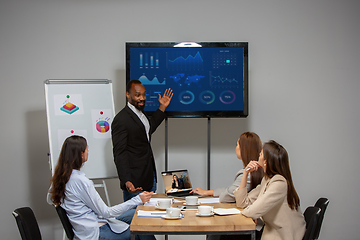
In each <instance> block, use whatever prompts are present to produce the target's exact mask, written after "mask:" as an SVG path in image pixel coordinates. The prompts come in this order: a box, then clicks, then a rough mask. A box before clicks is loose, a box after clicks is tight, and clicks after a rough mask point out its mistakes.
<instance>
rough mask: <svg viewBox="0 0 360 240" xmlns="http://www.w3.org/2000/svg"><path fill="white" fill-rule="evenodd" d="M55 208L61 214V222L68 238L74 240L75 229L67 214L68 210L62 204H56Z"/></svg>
mask: <svg viewBox="0 0 360 240" xmlns="http://www.w3.org/2000/svg"><path fill="white" fill-rule="evenodd" d="M55 209H56V212H57V214H58V215H59V218H60V221H61V224H62V225H63V227H64V230H65V233H66V236H67V238H68V239H70V240H72V239H73V238H74V231H73V228H72V225H71V223H70V221H69V218H68V216H67V215H66V211H65V210H64V209H63V208H62V207H61V206H60V205H56V206H55Z"/></svg>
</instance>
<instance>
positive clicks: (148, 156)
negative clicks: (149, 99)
mask: <svg viewBox="0 0 360 240" xmlns="http://www.w3.org/2000/svg"><path fill="white" fill-rule="evenodd" d="M172 96H173V93H172V90H171V89H166V90H165V93H164V95H163V96H162V97H161V95H160V94H159V103H160V107H159V109H157V110H156V111H155V113H154V114H153V116H152V117H151V119H149V118H148V117H147V116H146V115H145V113H144V111H143V110H144V107H145V100H146V89H145V87H144V85H142V84H141V82H140V81H139V80H131V81H130V82H129V83H128V84H127V86H126V98H127V104H126V106H125V107H124V108H123V109H122V110H121V111H120V112H119V113H118V114H117V115H116V116H115V118H114V120H113V122H112V125H111V137H112V142H113V154H114V161H115V165H116V168H117V172H118V175H119V179H120V187H121V189H122V190H123V195H124V201H126V200H128V199H130V198H132V197H134V196H136V195H137V194H139V193H140V192H141V191H149V192H151V191H153V192H155V191H156V167H155V161H154V156H153V152H152V149H151V145H150V141H151V134H152V133H153V132H155V130H156V128H157V127H158V126H159V125H160V124H161V122H162V121H163V120H164V118H165V117H166V114H165V109H166V107H167V106H168V105H169V103H170V101H171V98H172Z"/></svg>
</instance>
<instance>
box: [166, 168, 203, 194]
mask: <svg viewBox="0 0 360 240" xmlns="http://www.w3.org/2000/svg"><path fill="white" fill-rule="evenodd" d="M161 175H162V179H163V182H164V186H165V193H166V195H167V196H171V197H186V196H191V195H194V196H200V195H199V194H197V193H190V192H191V190H192V185H191V181H190V176H189V172H188V170H186V169H185V170H175V171H165V172H161Z"/></svg>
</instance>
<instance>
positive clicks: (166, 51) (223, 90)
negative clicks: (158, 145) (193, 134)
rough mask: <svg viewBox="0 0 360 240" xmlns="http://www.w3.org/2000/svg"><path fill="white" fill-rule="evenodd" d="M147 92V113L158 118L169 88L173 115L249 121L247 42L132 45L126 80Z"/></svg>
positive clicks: (168, 110) (128, 45) (127, 53)
mask: <svg viewBox="0 0 360 240" xmlns="http://www.w3.org/2000/svg"><path fill="white" fill-rule="evenodd" d="M132 79H138V80H140V81H141V82H142V84H143V85H144V86H145V88H146V103H145V112H146V113H147V114H148V115H150V116H151V115H152V113H154V111H156V110H157V109H158V108H159V106H160V103H159V101H158V96H159V93H160V94H161V95H162V94H163V93H164V91H165V89H167V88H171V89H172V90H173V93H174V95H173V98H172V100H171V103H170V105H169V106H168V107H167V109H166V113H167V116H168V117H247V115H248V43H247V42H197V43H194V42H186V43H174V42H152V43H145V42H137V43H135V42H128V43H126V82H128V81H130V80H132Z"/></svg>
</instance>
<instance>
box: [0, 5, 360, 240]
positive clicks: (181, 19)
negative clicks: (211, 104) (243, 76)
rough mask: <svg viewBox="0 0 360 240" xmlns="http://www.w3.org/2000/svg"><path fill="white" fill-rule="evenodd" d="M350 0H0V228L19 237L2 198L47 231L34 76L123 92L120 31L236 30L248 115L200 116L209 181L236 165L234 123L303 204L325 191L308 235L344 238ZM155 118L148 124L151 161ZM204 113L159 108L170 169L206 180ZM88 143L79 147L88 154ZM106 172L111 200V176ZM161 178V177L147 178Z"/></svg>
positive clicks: (350, 220) (353, 13)
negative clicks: (101, 82)
mask: <svg viewBox="0 0 360 240" xmlns="http://www.w3.org/2000/svg"><path fill="white" fill-rule="evenodd" d="M359 5H360V3H359V2H358V1H356V0H354V1H349V0H344V1H335V0H318V1H285V0H277V1H260V0H259V1H246V0H222V1H214V0H206V1H205V0H198V1H196V0H192V1H189V0H183V1H171V0H167V1H165V0H164V1H160V0H153V1H148V0H133V1H130V0H117V1H115V0H103V1H99V0H62V1H55V0H52V1H51V0H12V1H6V0H1V2H0V34H1V35H0V80H1V88H0V99H1V105H2V106H1V116H2V117H1V120H0V121H1V124H0V132H1V139H0V156H1V161H0V186H1V194H0V203H1V205H0V232H1V238H2V239H20V236H19V233H18V230H17V228H16V225H15V221H14V219H13V217H12V216H11V212H12V210H13V209H15V208H17V207H21V206H30V207H32V208H33V210H34V211H35V214H36V216H37V218H38V221H39V223H40V228H41V232H42V234H43V237H44V239H61V237H62V230H61V226H60V225H59V221H58V219H57V216H56V214H55V211H54V209H53V208H52V207H51V206H48V205H47V204H46V201H45V195H46V191H47V188H48V185H49V179H50V172H49V168H48V158H47V152H48V136H47V125H46V124H47V123H46V114H45V97H44V85H43V81H44V80H46V79H51V78H81V79H83V78H107V79H111V80H113V87H114V95H115V99H114V100H115V107H116V110H117V111H118V110H120V109H121V108H122V107H123V105H124V104H125V95H124V92H125V90H124V85H125V61H124V58H125V49H124V44H125V42H126V41H248V42H249V46H250V49H249V57H250V115H249V117H248V118H246V119H213V120H212V122H211V133H212V135H211V146H212V152H211V153H212V155H211V157H212V165H211V167H212V168H211V169H212V172H211V174H212V178H211V186H212V187H213V188H215V187H221V186H226V185H228V184H230V183H231V182H232V180H233V175H234V174H235V173H236V171H237V170H238V169H239V168H240V167H241V163H240V161H239V160H237V159H236V155H235V151H234V149H235V144H236V140H237V138H238V137H239V135H240V134H241V133H242V132H244V131H248V130H249V131H255V132H257V133H258V134H259V136H260V137H261V138H262V140H263V141H267V140H270V139H275V140H277V141H279V142H280V143H282V144H283V145H284V146H285V148H287V150H288V152H289V155H290V164H291V170H292V174H293V180H294V183H295V187H296V189H297V191H298V193H299V195H300V198H301V206H302V209H303V210H304V209H305V208H306V207H307V206H308V205H311V204H313V203H314V202H315V201H316V200H317V198H319V197H321V196H325V197H328V198H329V199H330V205H329V208H328V211H327V213H326V216H325V220H324V224H323V228H322V232H321V235H320V239H329V240H331V239H358V236H359V235H360V229H359V227H358V225H359V224H358V221H357V220H358V216H359V214H360V209H359V207H358V206H357V203H358V199H359V197H360V193H359V187H358V181H359V177H358V169H360V161H359V160H358V158H359V151H360V150H359V149H360V148H359V146H358V144H359V142H360V141H359V140H360V139H359V138H360V128H359V117H360V116H359V115H360V114H359V107H358V103H359V102H360V95H359V94H358V91H359V89H360V81H359V76H360V66H359V63H360V48H359V45H358V44H359V42H360V32H359V26H358V23H359V22H360V15H359V13H358V9H359ZM164 132H165V130H164V124H162V126H160V128H159V130H158V131H157V132H156V133H155V135H154V138H153V139H154V140H153V147H154V152H155V154H156V157H157V166H158V169H159V171H160V170H162V169H164V164H163V161H164ZM206 141H207V120H206V119H169V158H170V164H169V167H170V168H188V169H189V171H190V174H191V175H192V181H193V183H194V185H196V186H200V187H206V171H205V166H206V151H207V149H206V143H207V142H206ZM90 154H91V153H90ZM108 182H109V186H110V190H109V191H110V197H111V200H112V203H117V202H121V192H120V190H119V188H118V180H117V179H114V180H111V181H108ZM158 187H159V188H160V189H161V188H162V187H163V186H162V183H159V186H158Z"/></svg>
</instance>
